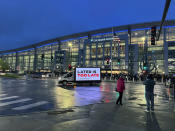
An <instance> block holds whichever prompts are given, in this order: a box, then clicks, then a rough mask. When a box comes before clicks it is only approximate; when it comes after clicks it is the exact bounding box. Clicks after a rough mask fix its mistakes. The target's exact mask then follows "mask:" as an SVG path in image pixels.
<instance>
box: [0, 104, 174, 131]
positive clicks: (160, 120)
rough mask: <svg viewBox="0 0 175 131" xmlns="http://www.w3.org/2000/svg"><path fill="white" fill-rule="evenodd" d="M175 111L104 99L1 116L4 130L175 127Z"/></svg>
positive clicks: (151, 130)
mask: <svg viewBox="0 0 175 131" xmlns="http://www.w3.org/2000/svg"><path fill="white" fill-rule="evenodd" d="M174 121H175V112H173V111H172V112H171V111H166V110H165V111H164V110H161V111H159V110H158V111H157V110H155V112H154V113H146V112H144V110H143V109H142V108H138V107H129V106H127V104H126V103H125V104H124V105H123V106H119V105H115V104H114V103H113V102H112V103H101V104H94V105H88V106H84V107H75V108H72V109H69V110H67V109H58V110H55V111H48V112H41V113H33V114H28V115H19V116H18V115H17V116H4V117H0V129H1V131H116V130H118V131H145V130H146V131H160V130H161V131H173V130H174V128H175V126H174Z"/></svg>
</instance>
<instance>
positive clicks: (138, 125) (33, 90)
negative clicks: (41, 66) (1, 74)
mask: <svg viewBox="0 0 175 131" xmlns="http://www.w3.org/2000/svg"><path fill="white" fill-rule="evenodd" d="M115 87H116V83H115V82H102V83H101V84H100V85H98V86H75V87H61V86H58V85H57V80H51V79H48V80H47V79H43V80H40V79H30V80H22V79H4V78H3V79H2V78H0V115H1V117H0V129H1V130H3V131H11V130H13V131H23V130H25V131H48V130H50V131H62V130H66V131H96V130H101V131H107V130H109V131H114V130H116V129H118V130H120V131H122V130H123V131H132V130H133V131H142V130H144V131H145V130H146V131H153V130H155V131H160V130H165V131H172V130H174V121H175V97H174V94H175V93H174V89H173V88H165V87H164V85H161V84H159V85H156V86H155V112H153V113H145V112H144V109H145V108H146V104H145V103H146V101H145V98H144V86H143V85H142V84H135V83H126V90H125V92H124V96H123V106H117V105H115V100H116V92H115V91H114V90H115ZM11 115H12V116H11ZM9 124H10V125H11V126H8V125H9Z"/></svg>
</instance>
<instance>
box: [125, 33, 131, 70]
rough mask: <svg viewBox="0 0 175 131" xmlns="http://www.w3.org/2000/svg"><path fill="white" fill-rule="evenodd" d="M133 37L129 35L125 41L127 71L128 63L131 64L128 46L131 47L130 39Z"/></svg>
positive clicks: (127, 68)
mask: <svg viewBox="0 0 175 131" xmlns="http://www.w3.org/2000/svg"><path fill="white" fill-rule="evenodd" d="M130 37H131V36H130V35H129V36H128V35H127V36H126V39H125V69H126V70H129V66H128V63H129V55H128V53H129V48H128V46H129V43H130V39H131V38H130Z"/></svg>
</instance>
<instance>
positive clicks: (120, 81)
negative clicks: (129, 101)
mask: <svg viewBox="0 0 175 131" xmlns="http://www.w3.org/2000/svg"><path fill="white" fill-rule="evenodd" d="M124 90H125V81H124V79H123V77H122V76H120V78H119V79H118V80H117V89H116V91H117V92H119V97H118V99H117V101H116V104H119V102H120V105H122V97H123V91H124Z"/></svg>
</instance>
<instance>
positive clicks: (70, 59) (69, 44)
mask: <svg viewBox="0 0 175 131" xmlns="http://www.w3.org/2000/svg"><path fill="white" fill-rule="evenodd" d="M68 47H69V56H70V58H69V64H70V65H71V63H72V42H69V43H68Z"/></svg>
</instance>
